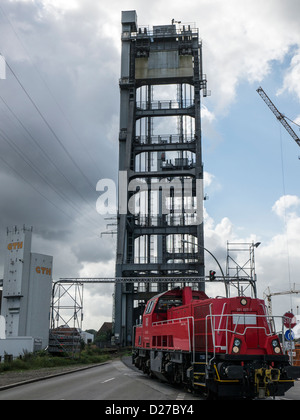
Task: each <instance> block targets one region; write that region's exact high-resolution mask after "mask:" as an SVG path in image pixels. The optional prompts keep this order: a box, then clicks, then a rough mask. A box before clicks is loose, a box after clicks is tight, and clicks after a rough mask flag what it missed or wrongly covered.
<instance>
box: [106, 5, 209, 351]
mask: <svg viewBox="0 0 300 420" xmlns="http://www.w3.org/2000/svg"><path fill="white" fill-rule="evenodd" d="M180 23H181V22H175V21H174V20H173V21H172V23H171V24H169V25H164V26H154V27H153V28H151V29H149V28H148V27H138V25H137V15H136V11H124V12H122V59H121V78H120V95H121V98H120V132H119V207H118V237H117V257H116V277H118V278H124V281H123V282H117V283H116V286H115V296H114V332H115V340H116V343H117V344H120V345H129V344H131V342H132V333H133V326H134V325H135V324H136V323H138V321H139V317H140V315H141V313H142V311H143V308H144V305H145V302H146V301H147V300H148V299H150V298H151V297H152V296H153V295H155V294H157V293H159V292H163V291H165V290H168V289H169V288H172V287H174V286H181V285H183V284H185V285H188V284H191V285H192V286H193V287H194V288H195V287H196V288H197V289H199V290H204V283H203V282H200V281H199V282H196V283H195V281H194V282H193V283H191V279H192V278H194V280H195V277H202V278H203V276H204V242H203V165H202V150H201V119H200V96H201V90H202V91H203V96H206V95H207V90H206V78H205V76H204V75H203V74H202V53H201V42H200V41H199V34H198V29H196V28H194V27H192V26H191V25H180ZM126 279H127V280H128V281H126ZM132 279H139V281H138V282H134V281H133V280H132ZM189 279H190V282H189Z"/></svg>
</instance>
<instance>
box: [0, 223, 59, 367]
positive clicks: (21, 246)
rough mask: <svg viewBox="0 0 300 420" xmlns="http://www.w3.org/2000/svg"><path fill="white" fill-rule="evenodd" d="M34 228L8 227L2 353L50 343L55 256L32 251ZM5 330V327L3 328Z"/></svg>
mask: <svg viewBox="0 0 300 420" xmlns="http://www.w3.org/2000/svg"><path fill="white" fill-rule="evenodd" d="M31 240H32V228H30V229H28V228H26V227H25V226H24V227H22V228H18V227H16V226H15V227H13V228H10V229H7V241H6V244H7V247H6V255H5V263H4V276H3V291H2V300H1V319H2V324H3V325H2V334H1V335H0V357H1V359H3V358H4V355H5V354H7V355H12V356H13V357H18V356H20V355H22V354H24V352H29V353H31V352H33V351H36V350H41V349H44V348H46V347H47V346H48V340H49V324H50V305H51V292H52V265H53V257H51V256H48V255H42V254H37V253H32V252H31ZM3 330H4V331H3Z"/></svg>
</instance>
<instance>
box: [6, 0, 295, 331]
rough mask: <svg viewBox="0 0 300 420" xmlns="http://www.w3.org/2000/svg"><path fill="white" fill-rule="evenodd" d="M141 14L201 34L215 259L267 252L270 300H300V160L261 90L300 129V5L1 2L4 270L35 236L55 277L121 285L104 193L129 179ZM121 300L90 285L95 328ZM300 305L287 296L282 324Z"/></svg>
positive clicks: (263, 274) (259, 264)
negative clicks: (15, 228)
mask: <svg viewBox="0 0 300 420" xmlns="http://www.w3.org/2000/svg"><path fill="white" fill-rule="evenodd" d="M133 9H135V10H137V14H138V24H139V25H140V26H150V27H151V26H153V25H159V24H169V23H171V20H172V18H174V19H175V20H180V21H182V23H195V24H196V26H197V27H199V30H200V36H201V39H202V42H203V60H204V73H206V74H207V80H208V89H210V90H211V96H210V97H207V98H204V99H203V102H202V116H203V120H202V121H203V160H204V167H205V171H206V178H205V193H206V194H207V195H208V197H209V199H208V200H207V201H206V202H205V212H206V223H205V245H206V247H207V248H208V249H209V250H210V251H211V252H213V253H214V254H215V255H216V256H217V258H218V259H219V261H220V263H221V264H222V265H223V267H224V269H225V260H226V244H227V241H229V242H252V241H255V242H257V241H260V242H261V246H260V247H259V248H258V249H257V251H256V271H257V276H258V291H259V295H260V296H261V297H262V296H263V292H264V290H265V289H266V288H267V287H270V289H271V291H272V292H276V291H282V290H289V289H290V287H291V285H292V284H294V283H296V288H297V287H298V288H299V289H300V280H298V273H299V271H300V258H299V256H300V251H299V249H300V190H299V173H300V161H299V159H298V155H300V150H299V147H298V146H297V144H296V143H295V142H294V140H293V139H292V138H291V137H290V136H289V134H288V133H287V132H286V131H285V130H284V128H283V127H282V126H281V125H280V124H279V123H278V122H277V121H276V118H275V116H274V115H273V114H272V113H271V111H270V110H269V109H268V107H267V106H266V105H265V103H264V102H263V101H262V99H261V98H260V97H259V95H258V94H257V92H256V89H257V88H258V87H259V86H262V87H263V89H264V90H265V91H266V92H267V94H268V95H269V96H270V97H271V99H272V100H273V102H274V103H275V104H276V106H277V107H278V109H279V110H280V111H281V112H282V113H284V114H285V115H286V116H287V117H289V118H290V119H291V120H293V121H295V122H298V123H300V83H299V80H300V26H299V14H300V3H299V1H298V0H285V1H284V2H283V1H282V0H264V1H263V2H262V1H259V0H227V1H225V0H198V1H195V0H186V1H185V2H184V7H182V2H179V1H177V0H172V1H169V0H164V1H158V0H153V1H152V2H151V7H150V6H149V3H147V2H145V1H141V0H139V1H138V0H132V1H128V0H122V1H119V0H112V1H111V2H109V3H107V2H100V1H95V0H68V2H66V1H62V0H39V1H37V0H1V2H0V52H1V53H2V55H3V56H4V57H5V59H6V61H7V67H6V79H5V80H0V150H1V153H0V194H1V200H0V214H1V218H0V265H1V267H0V271H3V260H4V253H5V236H6V234H5V231H6V227H8V226H12V225H21V226H22V225H23V224H25V225H27V226H33V229H34V237H33V246H32V250H33V252H40V253H45V254H49V255H53V257H54V271H53V274H54V278H55V279H59V278H60V277H89V276H90V277H98V276H105V277H112V276H114V258H115V247H116V237H115V236H111V235H103V236H102V237H101V232H103V231H106V230H107V229H113V227H112V226H107V225H108V224H110V223H113V221H111V220H105V219H104V217H103V216H101V215H99V214H98V213H97V211H96V201H97V198H98V196H99V193H98V192H97V191H96V185H97V182H98V181H99V180H100V179H102V178H110V179H114V180H116V179H117V173H118V131H119V127H118V120H119V87H118V79H119V76H120V51H121V42H120V33H121V23H120V21H121V11H122V10H133ZM293 127H294V129H295V131H296V132H297V133H299V128H298V127H297V126H296V125H293ZM212 268H213V269H215V268H216V267H214V263H213V261H211V260H209V259H207V266H206V270H207V272H208V270H209V269H212ZM216 271H217V270H216ZM0 277H1V275H0ZM297 283H298V286H297ZM209 292H211V291H209ZM111 293H112V287H111V286H108V285H105V286H97V287H96V286H89V287H85V295H84V297H85V308H84V313H85V320H84V328H95V329H98V328H99V327H100V326H101V324H102V322H103V321H109V320H110V318H111V312H112V298H111ZM211 294H213V292H211ZM298 304H300V298H297V295H295V296H294V297H293V298H292V299H291V298H290V297H280V298H277V297H274V298H273V312H274V313H275V314H277V315H282V314H283V312H285V311H286V310H290V309H291V305H292V306H293V310H294V311H295V312H296V311H297V309H296V307H297V305H298Z"/></svg>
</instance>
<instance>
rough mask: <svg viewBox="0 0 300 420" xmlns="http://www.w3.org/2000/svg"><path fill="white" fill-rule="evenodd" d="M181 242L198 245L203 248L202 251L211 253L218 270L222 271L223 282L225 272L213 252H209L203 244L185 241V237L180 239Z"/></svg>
mask: <svg viewBox="0 0 300 420" xmlns="http://www.w3.org/2000/svg"><path fill="white" fill-rule="evenodd" d="M181 242H182V243H183V244H184V243H186V244H191V245H196V246H197V247H198V248H199V247H200V248H202V249H204V251H206V252H208V253H209V255H211V256H212V257H213V259H214V260H215V261H216V263H217V264H218V267H219V269H220V271H221V273H222V277H223V280H224V282H225V274H224V271H223V270H222V267H221V265H220V263H219V261H218V260H217V258H216V257H215V256H214V254H213V253H211V252H210V251H209V250H208V249H207V248H205V247H204V246H201V245H198V244H194V243H193V242H189V241H186V240H185V239H182V240H181Z"/></svg>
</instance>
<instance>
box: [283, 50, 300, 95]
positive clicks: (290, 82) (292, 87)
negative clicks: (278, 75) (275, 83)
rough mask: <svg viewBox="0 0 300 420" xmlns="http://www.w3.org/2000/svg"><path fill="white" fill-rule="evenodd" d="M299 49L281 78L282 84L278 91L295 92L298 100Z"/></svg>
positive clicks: (299, 76) (299, 89) (299, 92)
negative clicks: (282, 78)
mask: <svg viewBox="0 0 300 420" xmlns="http://www.w3.org/2000/svg"><path fill="white" fill-rule="evenodd" d="M299 80H300V49H299V50H298V51H297V52H296V53H295V55H294V56H293V58H292V60H291V62H290V66H289V68H288V70H287V72H286V74H285V77H284V80H283V86H282V88H281V89H280V90H279V91H278V94H281V93H283V92H284V91H286V90H287V91H288V92H289V93H295V94H296V95H297V96H298V99H299V100H300V84H299Z"/></svg>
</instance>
